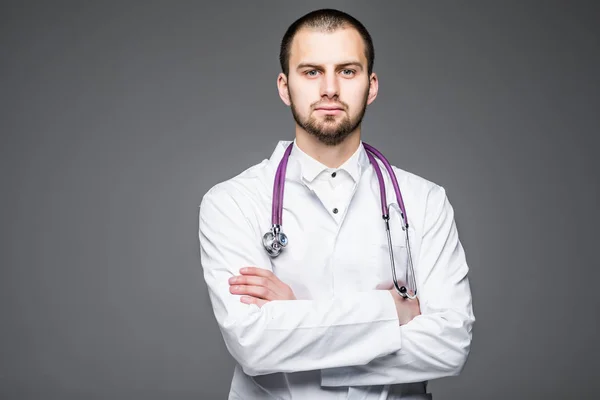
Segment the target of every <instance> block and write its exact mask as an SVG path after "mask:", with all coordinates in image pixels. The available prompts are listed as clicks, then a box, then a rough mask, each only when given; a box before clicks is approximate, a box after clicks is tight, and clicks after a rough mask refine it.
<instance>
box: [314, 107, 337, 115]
mask: <svg viewBox="0 0 600 400" xmlns="http://www.w3.org/2000/svg"><path fill="white" fill-rule="evenodd" d="M315 111H317V112H320V113H323V114H341V113H342V112H343V111H344V109H343V108H342V107H340V106H319V107H316V108H315Z"/></svg>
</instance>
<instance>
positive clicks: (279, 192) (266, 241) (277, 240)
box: [263, 142, 417, 299]
mask: <svg viewBox="0 0 600 400" xmlns="http://www.w3.org/2000/svg"><path fill="white" fill-rule="evenodd" d="M293 145H294V143H293V142H292V143H291V144H290V145H289V146H288V147H287V148H286V150H285V153H284V154H283V158H282V159H281V161H280V162H279V166H278V167H277V172H276V174H275V181H274V184H273V203H272V208H271V221H272V226H271V230H270V231H269V232H267V233H265V234H264V236H263V245H264V247H265V250H266V251H267V253H268V254H269V255H270V256H271V257H277V256H278V255H279V254H280V253H281V251H282V250H283V249H284V248H285V247H286V246H287V245H288V237H287V236H286V235H285V233H283V232H282V231H281V225H282V216H283V187H284V185H285V172H286V169H287V164H288V159H289V156H290V153H291V152H292V148H293ZM363 146H364V148H365V150H366V152H367V156H368V158H369V161H370V162H371V165H372V166H373V168H374V169H375V174H376V175H377V180H378V182H379V193H380V197H381V212H382V217H383V221H384V222H385V232H386V234H387V241H388V248H389V253H390V265H391V268H392V276H393V279H394V286H395V287H396V290H397V291H398V293H400V295H401V296H402V297H404V298H409V299H415V298H416V297H417V285H416V282H415V274H414V269H413V262H412V255H411V251H410V243H409V239H408V217H407V215H406V208H405V207H404V202H403V201H402V194H401V193H400V187H399V185H398V180H397V179H396V174H395V173H394V170H393V169H392V166H391V164H390V163H389V161H388V160H387V159H386V158H385V157H384V156H383V154H381V152H379V151H378V150H377V149H375V148H374V147H373V146H371V145H368V144H366V143H364V142H363ZM375 157H377V158H378V159H379V160H381V162H382V163H383V165H384V166H385V168H386V170H387V171H388V174H389V175H390V178H391V180H392V185H393V186H394V192H395V193H396V200H397V201H398V206H399V207H400V215H401V216H402V230H403V231H404V232H405V238H406V248H407V250H408V260H407V263H408V266H409V268H410V272H411V273H410V277H411V281H412V287H413V288H414V294H412V295H411V294H410V293H408V290H407V288H406V286H404V285H403V286H399V285H398V279H396V266H395V263H394V252H393V251H392V236H391V234H390V213H389V207H388V205H387V200H386V194H385V183H384V181H383V175H382V173H381V169H380V168H379V164H378V163H377V161H376V160H375Z"/></svg>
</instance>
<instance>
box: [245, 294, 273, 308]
mask: <svg viewBox="0 0 600 400" xmlns="http://www.w3.org/2000/svg"><path fill="white" fill-rule="evenodd" d="M240 301H241V302H242V303H245V304H256V305H257V306H259V307H262V306H264V305H265V304H267V303H268V301H267V300H263V299H259V298H257V297H252V296H242V297H240Z"/></svg>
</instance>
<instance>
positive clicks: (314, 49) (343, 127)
mask: <svg viewBox="0 0 600 400" xmlns="http://www.w3.org/2000/svg"><path fill="white" fill-rule="evenodd" d="M290 50H291V51H290V61H289V74H288V77H287V88H288V93H289V105H290V106H291V110H292V115H293V116H294V119H295V120H296V123H297V124H298V125H299V126H300V127H301V128H302V129H304V130H305V131H306V132H308V133H309V134H311V135H313V136H315V137H316V138H317V139H319V140H320V141H321V142H322V143H325V144H327V145H336V144H338V143H340V142H342V141H343V140H344V139H345V138H346V137H347V136H348V135H350V134H351V133H352V132H354V131H355V130H356V128H357V127H358V126H359V125H360V123H361V121H362V118H363V116H364V114H365V110H366V107H367V104H368V103H369V104H370V103H371V102H372V101H373V100H374V96H373V97H369V85H370V79H369V76H368V70H367V59H366V57H365V47H364V42H363V39H362V38H361V36H360V34H359V33H358V32H357V31H356V30H355V29H352V28H346V29H338V30H336V31H334V32H321V31H318V30H311V29H302V30H300V31H299V32H298V33H297V34H296V36H295V37H294V40H293V42H292V45H291V49H290Z"/></svg>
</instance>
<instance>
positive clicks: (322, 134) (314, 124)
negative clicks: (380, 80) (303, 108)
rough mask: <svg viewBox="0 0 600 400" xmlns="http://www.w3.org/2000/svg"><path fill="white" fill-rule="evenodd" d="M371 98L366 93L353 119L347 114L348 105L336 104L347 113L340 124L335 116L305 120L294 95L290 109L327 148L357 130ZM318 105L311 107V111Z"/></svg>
mask: <svg viewBox="0 0 600 400" xmlns="http://www.w3.org/2000/svg"><path fill="white" fill-rule="evenodd" d="M368 96H369V91H368V90H367V92H366V93H365V96H364V98H363V101H362V104H361V105H360V111H359V113H358V115H357V116H356V117H355V118H353V119H351V118H350V116H349V115H348V114H347V112H348V105H347V104H345V103H343V102H340V101H337V102H336V103H339V104H342V106H343V107H344V111H345V112H346V113H345V114H344V116H343V117H342V119H341V120H340V121H339V122H336V116H335V115H325V116H324V118H323V119H322V121H319V120H317V118H315V117H314V116H312V115H311V116H309V117H307V118H305V119H302V117H300V115H299V114H298V110H297V109H296V106H295V104H294V102H293V100H292V95H291V93H290V106H291V107H290V108H291V110H292V116H293V117H294V120H295V121H296V123H297V124H298V125H299V126H300V127H301V128H302V129H304V130H305V131H306V132H308V133H309V134H310V135H312V136H314V137H315V138H317V140H319V141H320V142H321V143H323V144H325V145H327V146H336V145H338V144H340V143H342V142H343V141H344V139H346V138H347V137H348V136H350V134H351V133H352V132H354V131H355V130H356V128H358V127H359V126H360V124H361V123H362V120H363V118H364V116H365V112H366V110H367V99H368ZM317 104H318V103H315V104H313V105H311V110H313V109H314V107H315V106H316V105H317Z"/></svg>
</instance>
